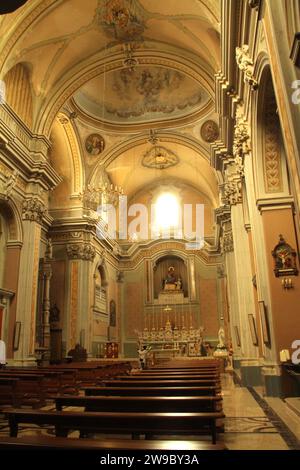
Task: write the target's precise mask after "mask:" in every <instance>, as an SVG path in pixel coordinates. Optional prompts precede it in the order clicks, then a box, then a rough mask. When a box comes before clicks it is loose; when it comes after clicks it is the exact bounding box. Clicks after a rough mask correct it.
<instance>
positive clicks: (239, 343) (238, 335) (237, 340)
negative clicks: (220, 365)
mask: <svg viewBox="0 0 300 470" xmlns="http://www.w3.org/2000/svg"><path fill="white" fill-rule="evenodd" d="M234 332H235V340H236V344H237V346H238V347H239V348H240V347H241V337H240V331H239V327H238V326H235V327H234Z"/></svg>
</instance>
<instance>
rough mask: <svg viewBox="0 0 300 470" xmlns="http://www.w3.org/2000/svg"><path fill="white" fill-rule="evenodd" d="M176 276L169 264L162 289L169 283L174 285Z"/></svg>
mask: <svg viewBox="0 0 300 470" xmlns="http://www.w3.org/2000/svg"><path fill="white" fill-rule="evenodd" d="M176 281H177V279H176V276H175V269H174V267H173V266H170V267H169V268H168V274H167V277H166V278H165V279H164V281H163V284H164V289H166V286H167V285H168V284H169V285H170V284H173V285H174V286H176Z"/></svg>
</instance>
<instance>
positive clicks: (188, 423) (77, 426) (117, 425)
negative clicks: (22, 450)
mask: <svg viewBox="0 0 300 470" xmlns="http://www.w3.org/2000/svg"><path fill="white" fill-rule="evenodd" d="M6 415H7V417H8V422H9V428H10V436H11V437H17V435H18V427H19V424H29V423H30V424H39V425H41V424H42V425H44V424H50V425H54V426H55V435H56V436H59V437H67V435H68V432H69V431H70V430H79V431H80V432H81V434H85V433H91V432H92V433H105V434H110V433H112V434H115V433H117V434H120V433H127V434H131V435H132V437H134V438H139V436H140V435H141V434H145V436H146V438H149V437H150V436H151V437H152V436H153V435H158V434H185V435H186V434H200V433H201V434H202V433H203V431H204V430H206V429H207V430H208V431H209V433H210V434H211V439H212V443H213V444H215V443H216V441H217V427H216V420H217V419H222V418H224V414H223V412H203V413H129V412H125V413H115V412H98V413H95V412H83V413H78V412H65V411H52V412H49V411H43V410H39V411H37V410H30V411H27V410H18V409H16V410H12V411H7V412H6Z"/></svg>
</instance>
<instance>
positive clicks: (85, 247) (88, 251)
mask: <svg viewBox="0 0 300 470" xmlns="http://www.w3.org/2000/svg"><path fill="white" fill-rule="evenodd" d="M67 255H68V258H69V259H82V260H85V261H94V258H95V256H96V249H95V247H94V246H93V245H92V244H90V243H71V244H69V245H67Z"/></svg>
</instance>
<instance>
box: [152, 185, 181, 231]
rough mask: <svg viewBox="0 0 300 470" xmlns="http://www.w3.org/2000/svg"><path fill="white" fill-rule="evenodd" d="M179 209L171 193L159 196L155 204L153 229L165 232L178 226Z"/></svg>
mask: <svg viewBox="0 0 300 470" xmlns="http://www.w3.org/2000/svg"><path fill="white" fill-rule="evenodd" d="M179 214H180V208H179V203H178V199H177V197H176V196H175V195H174V194H172V193H163V194H161V195H160V196H159V197H158V198H157V200H156V204H155V223H154V226H155V229H156V230H166V229H169V228H176V227H178V225H179Z"/></svg>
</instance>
